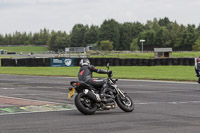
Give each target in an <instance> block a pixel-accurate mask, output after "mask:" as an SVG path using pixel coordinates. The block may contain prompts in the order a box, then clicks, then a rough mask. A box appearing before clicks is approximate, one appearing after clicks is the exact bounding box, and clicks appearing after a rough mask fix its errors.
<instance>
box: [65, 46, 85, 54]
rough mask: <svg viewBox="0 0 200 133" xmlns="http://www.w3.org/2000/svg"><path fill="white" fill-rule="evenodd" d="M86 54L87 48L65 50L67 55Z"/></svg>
mask: <svg viewBox="0 0 200 133" xmlns="http://www.w3.org/2000/svg"><path fill="white" fill-rule="evenodd" d="M69 52H72V53H85V52H86V48H85V47H69V48H65V53H69Z"/></svg>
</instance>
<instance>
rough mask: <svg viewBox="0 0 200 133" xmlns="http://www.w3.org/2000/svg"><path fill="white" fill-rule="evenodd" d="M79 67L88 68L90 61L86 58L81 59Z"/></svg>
mask: <svg viewBox="0 0 200 133" xmlns="http://www.w3.org/2000/svg"><path fill="white" fill-rule="evenodd" d="M79 65H80V66H89V65H90V61H89V60H88V59H87V58H83V59H81V61H80V63H79Z"/></svg>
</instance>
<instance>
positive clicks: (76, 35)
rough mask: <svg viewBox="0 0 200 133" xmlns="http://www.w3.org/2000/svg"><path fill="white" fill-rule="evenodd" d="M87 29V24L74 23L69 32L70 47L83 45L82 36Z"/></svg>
mask: <svg viewBox="0 0 200 133" xmlns="http://www.w3.org/2000/svg"><path fill="white" fill-rule="evenodd" d="M87 31H88V26H84V25H83V24H76V25H75V26H74V27H73V29H72V32H71V34H70V42H69V43H70V47H85V44H84V36H85V33H86V32H87Z"/></svg>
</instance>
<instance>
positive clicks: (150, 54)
mask: <svg viewBox="0 0 200 133" xmlns="http://www.w3.org/2000/svg"><path fill="white" fill-rule="evenodd" d="M198 56H200V52H194V51H192V52H173V53H172V58H187V57H190V58H194V57H198ZM90 57H93V58H102V57H104V58H118V57H119V58H146V59H148V58H154V53H153V52H148V53H146V52H145V53H135V52H132V53H109V52H101V54H99V55H91V56H90Z"/></svg>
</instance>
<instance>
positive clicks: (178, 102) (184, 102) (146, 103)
mask: <svg viewBox="0 0 200 133" xmlns="http://www.w3.org/2000/svg"><path fill="white" fill-rule="evenodd" d="M188 103H190V104H191V103H193V104H199V103H200V101H172V102H144V103H135V104H138V105H148V104H188Z"/></svg>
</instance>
